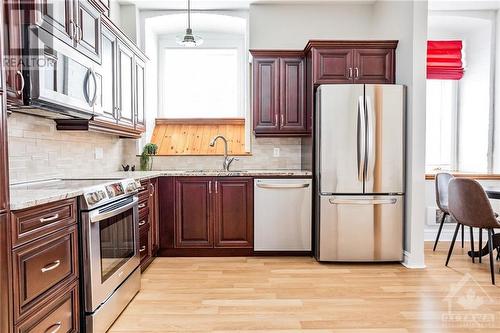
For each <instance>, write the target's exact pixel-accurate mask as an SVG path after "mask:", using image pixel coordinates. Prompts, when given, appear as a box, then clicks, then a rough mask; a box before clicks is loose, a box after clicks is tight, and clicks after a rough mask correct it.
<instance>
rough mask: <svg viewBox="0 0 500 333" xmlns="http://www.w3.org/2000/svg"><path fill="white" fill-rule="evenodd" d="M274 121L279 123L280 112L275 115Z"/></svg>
mask: <svg viewBox="0 0 500 333" xmlns="http://www.w3.org/2000/svg"><path fill="white" fill-rule="evenodd" d="M274 121H275V122H276V125H278V114H275V115H274Z"/></svg>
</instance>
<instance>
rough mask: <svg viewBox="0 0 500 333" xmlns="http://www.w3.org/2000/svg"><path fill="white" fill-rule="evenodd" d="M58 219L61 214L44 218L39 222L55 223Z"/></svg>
mask: <svg viewBox="0 0 500 333" xmlns="http://www.w3.org/2000/svg"><path fill="white" fill-rule="evenodd" d="M58 218H59V214H55V215H52V216H49V217H42V218H41V219H40V220H39V221H40V222H41V223H47V222H52V221H55V220H57V219H58Z"/></svg>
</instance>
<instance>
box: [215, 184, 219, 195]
mask: <svg viewBox="0 0 500 333" xmlns="http://www.w3.org/2000/svg"><path fill="white" fill-rule="evenodd" d="M215 193H219V182H218V181H215Z"/></svg>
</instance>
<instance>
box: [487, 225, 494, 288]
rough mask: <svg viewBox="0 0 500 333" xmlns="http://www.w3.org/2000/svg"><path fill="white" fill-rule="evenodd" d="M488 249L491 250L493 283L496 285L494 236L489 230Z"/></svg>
mask: <svg viewBox="0 0 500 333" xmlns="http://www.w3.org/2000/svg"><path fill="white" fill-rule="evenodd" d="M488 247H489V250H490V251H489V252H490V273H491V283H492V284H495V264H494V263H493V235H492V231H491V229H488Z"/></svg>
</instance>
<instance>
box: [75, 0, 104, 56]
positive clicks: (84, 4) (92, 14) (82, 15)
mask: <svg viewBox="0 0 500 333" xmlns="http://www.w3.org/2000/svg"><path fill="white" fill-rule="evenodd" d="M75 8H77V10H76V22H78V23H77V26H76V32H75V38H74V40H75V46H76V48H77V49H78V50H79V51H80V52H82V53H84V54H85V55H86V56H88V57H89V58H91V59H94V60H95V61H97V62H100V61H101V57H100V52H101V13H100V12H99V11H98V10H97V9H96V8H95V7H94V6H93V5H91V4H90V2H88V1H87V0H75Z"/></svg>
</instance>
